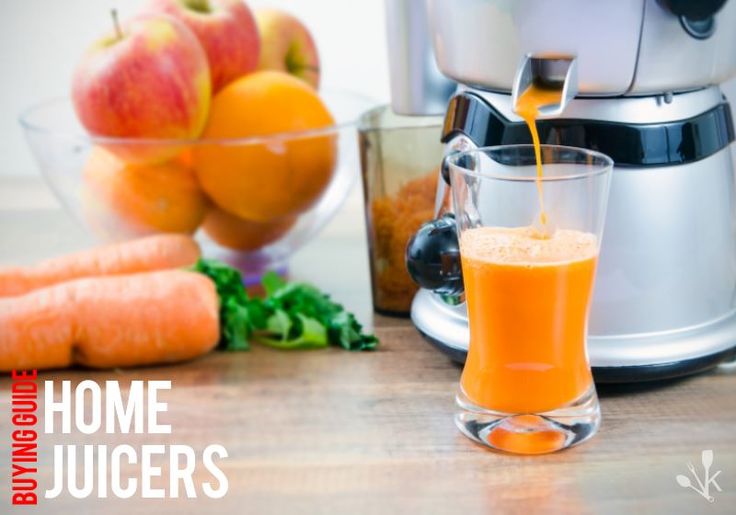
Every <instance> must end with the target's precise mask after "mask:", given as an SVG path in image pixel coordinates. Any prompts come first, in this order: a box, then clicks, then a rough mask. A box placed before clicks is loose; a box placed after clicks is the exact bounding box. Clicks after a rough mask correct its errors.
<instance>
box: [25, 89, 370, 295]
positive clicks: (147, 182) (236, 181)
mask: <svg viewBox="0 0 736 515" xmlns="http://www.w3.org/2000/svg"><path fill="white" fill-rule="evenodd" d="M321 96H322V99H323V101H324V102H325V104H326V105H327V107H328V109H329V110H330V112H331V113H332V116H333V118H334V119H335V124H334V125H332V126H330V127H326V128H322V129H316V130H308V131H300V132H288V133H277V134H271V135H268V136H258V137H247V138H237V139H216V140H215V139H209V140H206V139H199V140H146V139H133V138H108V137H95V136H90V135H88V134H87V133H86V132H85V131H84V129H83V128H82V126H81V124H80V123H79V121H78V120H77V117H76V115H75V113H74V109H73V107H72V105H71V102H70V100H68V99H54V100H48V101H45V102H41V103H39V104H37V105H35V106H33V107H31V108H29V109H27V110H26V111H25V112H24V113H23V114H22V115H21V117H20V123H21V125H22V127H23V129H24V132H25V136H26V139H27V141H28V144H29V145H30V147H31V150H32V152H33V155H34V157H35V159H36V161H37V163H38V165H39V168H40V169H41V172H42V174H43V177H44V179H45V181H46V182H47V184H48V185H49V187H50V188H51V190H52V191H53V192H54V194H55V195H56V197H57V198H58V199H59V201H60V202H61V203H62V204H63V205H64V207H65V208H66V209H67V210H68V211H69V212H70V213H71V214H72V216H73V217H74V218H75V219H77V220H78V221H79V222H80V223H82V224H83V225H84V226H85V227H87V228H88V229H89V230H90V231H91V232H92V233H93V235H94V236H95V237H96V238H97V239H98V240H99V241H101V242H109V241H119V240H125V239H131V238H135V237H140V236H144V235H148V234H155V233H160V232H180V233H189V234H194V235H195V237H196V239H197V240H198V241H199V242H200V245H201V246H202V249H203V253H204V254H205V255H207V256H208V257H214V258H217V259H221V260H223V261H226V262H228V263H230V264H231V265H233V266H236V267H237V268H239V269H240V270H242V271H243V273H244V277H245V280H246V282H247V283H252V282H255V281H257V280H258V278H259V277H260V275H261V274H262V273H263V272H264V271H265V270H277V271H280V272H284V271H285V269H286V264H287V261H288V258H289V256H290V255H291V254H292V253H294V251H296V250H297V249H298V248H299V247H301V246H302V245H304V243H306V242H307V241H309V240H310V239H311V238H313V237H314V236H315V235H316V234H317V233H318V232H319V230H320V229H322V228H323V227H324V226H325V224H326V223H327V222H328V221H329V220H330V219H331V218H332V217H333V216H334V215H335V213H336V212H337V211H338V209H339V208H340V206H341V205H342V204H343V202H344V201H345V199H346V198H347V195H348V193H349V191H350V189H351V187H352V186H353V185H354V183H355V181H356V179H357V177H358V173H359V172H358V171H359V166H358V145H357V140H358V138H357V128H356V122H357V119H358V118H359V116H360V114H361V113H362V112H364V111H365V110H366V109H367V108H369V107H371V103H370V102H369V101H368V100H367V99H365V98H363V97H360V96H358V95H355V94H351V93H347V92H329V91H328V92H327V93H326V94H322V95H321Z"/></svg>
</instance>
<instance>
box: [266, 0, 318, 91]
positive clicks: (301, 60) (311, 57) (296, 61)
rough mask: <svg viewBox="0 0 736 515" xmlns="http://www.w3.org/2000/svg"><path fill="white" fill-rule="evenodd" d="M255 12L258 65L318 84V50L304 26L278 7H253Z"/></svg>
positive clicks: (314, 85)
mask: <svg viewBox="0 0 736 515" xmlns="http://www.w3.org/2000/svg"><path fill="white" fill-rule="evenodd" d="M255 15H256V22H257V23H258V31H259V32H260V34H261V55H260V58H259V60H258V69H259V70H279V71H283V72H287V73H290V74H292V75H294V76H296V77H299V78H300V79H302V80H304V81H305V82H307V83H308V84H311V85H312V87H314V88H315V89H316V88H317V87H319V73H320V69H319V54H318V52H317V45H315V44H314V39H312V35H311V34H310V32H309V30H308V29H307V27H305V26H304V24H303V23H302V22H301V21H299V20H298V19H297V18H296V17H294V16H292V15H291V14H289V13H287V12H284V11H280V10H278V9H265V8H264V9H256V11H255Z"/></svg>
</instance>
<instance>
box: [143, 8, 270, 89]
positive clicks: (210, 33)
mask: <svg viewBox="0 0 736 515" xmlns="http://www.w3.org/2000/svg"><path fill="white" fill-rule="evenodd" d="M146 12H150V13H162V14H168V15H171V16H174V17H175V18H177V19H178V20H179V21H181V22H182V23H184V24H185V25H186V26H187V27H189V28H190V29H191V30H192V32H194V34H195V35H196V36H197V38H198V39H199V42H200V43H201V44H202V47H204V50H205V52H206V53H207V59H208V60H209V63H210V73H211V76H212V90H213V92H217V91H219V90H220V89H221V88H222V87H223V86H225V85H226V84H227V83H229V82H232V81H233V80H234V79H237V78H238V77H240V76H242V75H245V74H246V73H250V72H252V71H253V70H255V69H256V66H257V65H258V53H259V48H260V39H259V37H258V28H257V27H256V22H255V19H254V18H253V14H252V13H251V11H250V9H249V8H248V6H247V5H246V4H245V3H244V2H243V0H150V1H149V3H148V6H147V8H146Z"/></svg>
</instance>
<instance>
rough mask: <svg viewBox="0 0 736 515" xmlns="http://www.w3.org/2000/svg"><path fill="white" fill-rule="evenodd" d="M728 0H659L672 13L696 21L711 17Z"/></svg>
mask: <svg viewBox="0 0 736 515" xmlns="http://www.w3.org/2000/svg"><path fill="white" fill-rule="evenodd" d="M726 1H727V0H659V3H660V4H661V5H662V7H664V8H665V9H667V10H668V11H670V12H671V13H672V14H675V15H677V16H682V17H684V18H688V19H690V20H694V21H702V20H705V19H707V18H711V17H712V16H713V15H714V14H716V13H717V12H718V11H720V10H721V7H723V6H724V4H725V3H726Z"/></svg>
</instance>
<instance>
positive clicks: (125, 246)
mask: <svg viewBox="0 0 736 515" xmlns="http://www.w3.org/2000/svg"><path fill="white" fill-rule="evenodd" d="M199 254H200V253H199V247H198V246H197V243H196V242H195V241H194V240H193V239H192V238H191V237H189V236H185V235H181V234H161V235H156V236H149V237H146V238H140V239H137V240H133V241H128V242H123V243H116V244H112V245H107V246H103V247H97V248H93V249H89V250H84V251H81V252H76V253H73V254H67V255H65V256H61V257H57V258H53V259H49V260H48V261H43V262H41V263H39V264H38V265H36V266H33V267H5V268H0V297H10V296H14V295H22V294H24V293H27V292H29V291H33V290H36V289H38V288H43V287H46V286H51V285H53V284H58V283H62V282H65V281H69V280H72V279H78V278H81V277H95V276H101V275H121V274H132V273H137V272H145V271H151V270H164V269H169V268H180V267H185V266H191V265H194V264H195V263H196V262H197V259H199Z"/></svg>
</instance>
